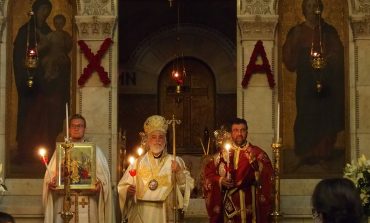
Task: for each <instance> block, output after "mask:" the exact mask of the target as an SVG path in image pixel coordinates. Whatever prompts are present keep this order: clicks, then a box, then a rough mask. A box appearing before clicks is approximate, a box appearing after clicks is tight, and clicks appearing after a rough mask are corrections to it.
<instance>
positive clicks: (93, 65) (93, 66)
mask: <svg viewBox="0 0 370 223" xmlns="http://www.w3.org/2000/svg"><path fill="white" fill-rule="evenodd" d="M112 43H113V41H112V39H111V38H106V39H105V40H104V42H103V43H102V45H101V46H100V49H99V50H98V52H97V53H96V54H95V55H94V54H93V53H92V52H91V49H90V48H89V47H88V46H87V45H86V43H85V41H84V40H79V41H78V45H79V46H80V49H81V50H82V52H83V53H84V55H85V57H86V58H87V60H88V61H89V64H88V65H87V67H85V68H84V70H83V74H81V76H80V78H79V79H78V85H80V86H82V85H84V84H85V83H86V81H87V80H88V79H89V78H90V76H91V74H92V72H93V71H94V70H96V72H98V74H99V77H100V81H101V82H103V84H104V85H108V84H110V82H111V81H110V79H109V77H108V73H107V72H106V71H105V70H104V68H103V67H102V66H101V65H100V63H101V59H102V57H103V55H104V54H105V53H106V52H107V50H108V49H109V47H110V45H111V44H112Z"/></svg>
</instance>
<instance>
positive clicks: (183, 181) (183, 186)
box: [118, 151, 194, 223]
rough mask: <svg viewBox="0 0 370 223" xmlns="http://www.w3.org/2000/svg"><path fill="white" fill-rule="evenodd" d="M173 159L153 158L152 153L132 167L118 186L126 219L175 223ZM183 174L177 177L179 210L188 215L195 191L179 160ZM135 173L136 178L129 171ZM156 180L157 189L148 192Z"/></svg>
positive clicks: (168, 156)
mask: <svg viewBox="0 0 370 223" xmlns="http://www.w3.org/2000/svg"><path fill="white" fill-rule="evenodd" d="M172 159H173V156H172V155H169V154H167V153H165V152H164V153H163V154H162V156H161V157H160V158H154V156H153V155H152V154H151V152H150V151H149V152H147V153H146V154H145V155H143V156H142V157H140V158H139V159H138V160H137V161H136V162H135V163H134V164H133V165H130V166H129V167H128V169H127V170H126V172H125V174H124V175H123V177H122V179H121V180H120V182H119V184H118V194H119V203H120V207H121V213H122V216H123V218H127V219H128V222H134V223H165V222H172V220H173V215H174V213H173V183H172V180H171V175H172V171H171V163H172ZM176 161H177V162H178V163H179V164H180V167H181V170H180V171H178V172H177V173H176V181H177V186H176V190H177V208H178V209H182V210H183V211H186V209H187V207H188V204H189V199H190V192H191V190H192V189H193V188H194V179H193V178H191V176H190V172H189V171H188V170H186V167H185V163H184V161H183V160H182V159H181V158H180V157H176ZM132 169H135V170H136V176H134V177H133V176H131V175H130V170H132ZM153 179H154V180H156V181H157V183H158V187H157V188H156V189H155V190H151V189H150V188H149V182H150V181H151V180H153ZM130 185H136V194H135V196H129V195H128V194H127V189H128V187H129V186H130Z"/></svg>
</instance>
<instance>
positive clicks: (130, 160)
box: [128, 156, 135, 165]
mask: <svg viewBox="0 0 370 223" xmlns="http://www.w3.org/2000/svg"><path fill="white" fill-rule="evenodd" d="M128 162H129V163H130V164H131V165H134V162H135V158H134V157H133V156H130V157H129V158H128Z"/></svg>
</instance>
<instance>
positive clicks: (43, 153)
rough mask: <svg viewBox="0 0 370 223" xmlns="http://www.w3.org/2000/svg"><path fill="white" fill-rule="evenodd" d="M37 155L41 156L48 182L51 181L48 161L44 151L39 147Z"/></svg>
mask: <svg viewBox="0 0 370 223" xmlns="http://www.w3.org/2000/svg"><path fill="white" fill-rule="evenodd" d="M39 155H40V156H41V158H42V162H43V163H44V164H45V167H46V171H47V172H48V175H49V178H50V182H51V181H52V180H51V174H50V170H49V167H48V161H47V159H46V149H45V148H43V147H41V148H40V149H39Z"/></svg>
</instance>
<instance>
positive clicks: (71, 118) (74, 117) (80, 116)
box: [68, 114, 86, 128]
mask: <svg viewBox="0 0 370 223" xmlns="http://www.w3.org/2000/svg"><path fill="white" fill-rule="evenodd" d="M74 119H82V120H83V121H84V126H85V128H86V119H85V118H84V117H83V116H82V115H80V114H74V115H72V116H71V117H70V118H69V126H68V127H70V126H71V123H72V120H74Z"/></svg>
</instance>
